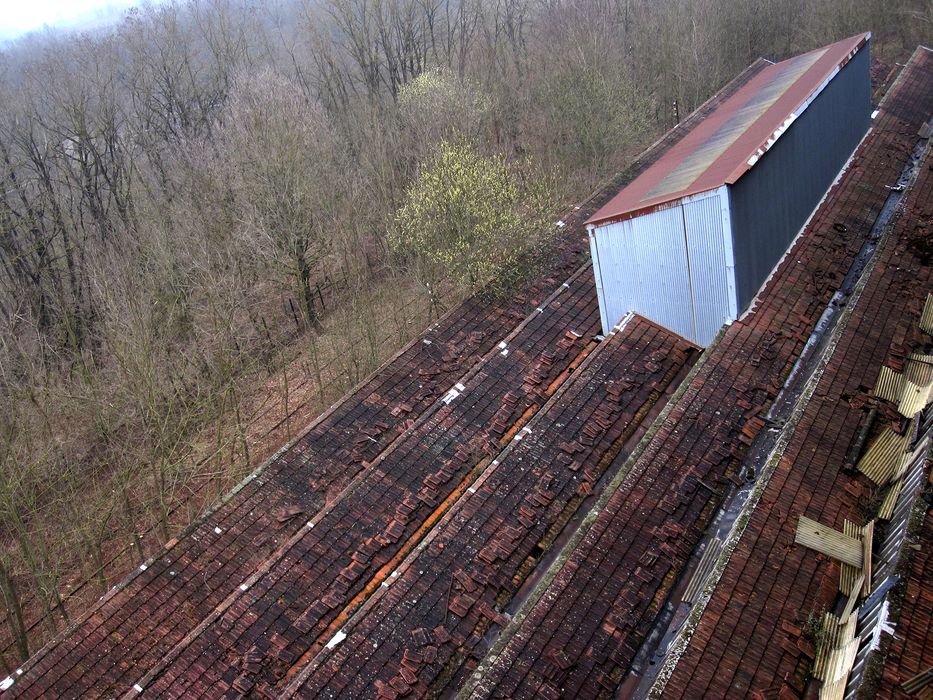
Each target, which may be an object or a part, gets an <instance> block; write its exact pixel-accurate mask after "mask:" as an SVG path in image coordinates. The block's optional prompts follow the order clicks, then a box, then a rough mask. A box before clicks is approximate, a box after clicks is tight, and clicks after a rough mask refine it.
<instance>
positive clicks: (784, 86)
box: [587, 33, 871, 345]
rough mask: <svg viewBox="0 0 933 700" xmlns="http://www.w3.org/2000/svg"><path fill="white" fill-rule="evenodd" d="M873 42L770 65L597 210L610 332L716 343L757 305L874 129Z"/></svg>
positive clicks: (595, 252)
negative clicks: (652, 328)
mask: <svg viewBox="0 0 933 700" xmlns="http://www.w3.org/2000/svg"><path fill="white" fill-rule="evenodd" d="M870 38H871V35H870V34H867V33H866V34H860V35H858V36H854V37H851V38H849V39H845V40H843V41H839V42H837V43H835V44H831V45H829V46H826V47H824V48H821V49H817V50H816V51H811V52H809V53H805V54H802V55H800V56H796V57H794V58H791V59H788V60H786V61H782V62H780V63H774V64H771V65H769V66H767V67H765V68H764V69H763V70H761V71H760V72H759V73H758V74H757V75H755V76H754V77H753V78H752V79H751V80H750V81H749V82H748V83H746V84H745V85H744V86H743V87H742V88H741V89H740V90H739V91H738V92H737V93H735V94H734V95H733V96H732V97H731V98H729V99H728V100H726V101H725V102H723V103H722V104H721V105H720V106H719V107H717V108H716V109H715V110H714V111H713V112H712V113H711V114H710V115H709V116H708V117H707V118H706V119H704V120H703V121H702V122H701V123H700V124H698V125H697V126H696V127H695V128H693V129H692V130H691V131H690V132H689V133H687V134H686V135H685V136H684V137H683V138H682V139H681V140H680V142H679V143H677V144H676V145H675V146H674V147H673V148H671V149H670V150H669V151H668V152H667V153H666V154H665V155H664V156H663V157H662V158H661V159H659V160H658V161H657V162H655V163H654V164H653V165H652V166H651V167H649V168H648V169H647V170H645V172H643V173H642V174H641V175H640V176H639V177H637V178H636V179H635V180H634V181H633V182H632V183H631V184H630V185H629V186H628V187H626V188H624V189H623V190H622V191H621V192H619V194H618V195H616V197H614V198H613V199H612V200H611V201H609V202H608V203H607V204H606V205H605V206H604V207H602V208H601V209H600V210H599V211H597V212H596V214H594V215H593V217H592V218H591V219H590V220H589V222H588V225H587V228H588V231H589V236H590V249H591V252H592V256H593V268H594V272H595V275H596V286H597V290H598V294H599V311H600V317H601V320H602V326H603V332H604V333H608V332H609V330H610V329H611V328H612V327H613V326H614V325H615V324H616V323H617V322H618V321H619V320H620V319H621V318H622V317H623V316H624V315H625V314H626V313H627V312H628V311H630V310H634V311H637V312H638V313H640V314H642V315H644V316H647V317H648V318H650V319H652V320H654V321H656V322H658V323H660V324H662V325H664V326H666V327H668V328H670V329H671V330H674V331H676V332H677V333H679V334H681V335H683V336H684V337H686V338H689V339H691V340H693V341H695V342H697V343H699V344H701V345H707V344H708V343H709V342H710V341H711V340H712V339H713V338H714V337H715V336H716V334H717V332H718V331H719V330H720V328H721V327H722V325H723V324H724V323H729V322H731V321H733V320H735V319H736V318H737V317H738V316H739V315H740V314H741V313H742V312H743V311H744V310H745V309H746V308H747V307H748V305H749V304H750V303H751V301H752V300H753V299H754V297H755V295H756V294H757V292H758V290H759V288H760V287H761V285H762V283H764V281H765V280H766V279H767V277H768V275H769V274H770V273H771V270H773V269H774V267H775V266H776V265H777V263H778V262H779V261H780V259H781V258H782V257H783V255H784V253H785V252H786V251H787V249H788V247H789V245H790V243H791V241H793V239H794V237H795V236H796V235H797V233H798V231H800V229H801V228H802V226H803V225H804V223H805V222H806V220H807V218H808V217H809V216H810V213H811V212H812V211H813V210H814V209H815V208H816V206H817V204H818V203H819V201H820V200H821V199H822V197H823V195H824V193H825V192H826V190H827V189H828V188H829V186H830V185H831V184H832V182H833V180H834V179H835V177H836V176H837V174H838V173H839V171H840V170H841V168H842V167H843V166H844V165H845V163H846V161H847V160H848V158H849V156H850V155H851V154H852V152H853V151H854V150H855V147H856V146H857V145H858V143H859V141H860V140H861V138H862V136H864V134H865V132H866V131H867V130H868V126H869V123H870V120H871V116H870V113H871V78H870V74H869V66H870V64H869V39H870Z"/></svg>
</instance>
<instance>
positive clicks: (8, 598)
mask: <svg viewBox="0 0 933 700" xmlns="http://www.w3.org/2000/svg"><path fill="white" fill-rule="evenodd" d="M0 590H2V591H3V601H4V603H6V619H7V622H9V623H10V631H11V632H12V633H13V638H14V639H15V640H16V649H17V651H19V655H20V658H21V659H22V660H23V661H25V660H26V659H28V658H29V640H28V638H27V637H26V626H25V625H24V624H23V608H22V605H21V603H20V600H19V594H18V593H17V591H16V584H15V583H14V581H13V577H12V576H10V572H9V571H8V570H7V568H6V566H5V565H4V563H3V562H2V561H0Z"/></svg>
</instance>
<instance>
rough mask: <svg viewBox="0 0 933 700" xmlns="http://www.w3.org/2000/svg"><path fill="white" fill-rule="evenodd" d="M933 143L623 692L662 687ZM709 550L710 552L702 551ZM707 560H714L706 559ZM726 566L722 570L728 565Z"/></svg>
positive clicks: (846, 287) (829, 311)
mask: <svg viewBox="0 0 933 700" xmlns="http://www.w3.org/2000/svg"><path fill="white" fill-rule="evenodd" d="M927 144H928V142H927V140H926V139H921V140H920V141H918V142H917V144H916V145H915V146H914V148H913V150H912V151H911V154H910V157H909V158H908V160H907V163H906V164H905V166H904V168H903V170H902V171H901V174H900V176H899V177H898V180H897V182H896V183H895V184H894V185H893V186H889V189H890V193H889V194H888V197H887V199H886V200H885V203H884V205H883V206H882V208H881V211H880V213H879V214H878V218H877V219H876V220H875V223H874V225H873V226H872V228H871V231H870V232H869V234H868V237H867V238H866V241H865V243H863V245H862V247H861V249H860V250H859V252H858V254H857V255H856V257H855V259H854V260H853V262H852V265H851V266H850V267H849V270H848V272H847V273H846V276H845V278H844V279H843V281H842V284H841V285H840V286H839V289H838V290H837V291H836V293H835V294H834V295H833V297H832V299H831V300H830V302H829V304H828V305H827V306H826V308H825V309H824V310H823V313H822V314H821V316H820V318H819V320H818V321H817V323H816V325H815V326H814V329H813V332H812V333H811V334H810V337H809V338H808V340H807V343H806V344H805V345H804V348H803V350H802V351H801V354H800V357H799V358H798V360H797V361H796V362H795V363H794V367H793V368H792V370H791V372H790V374H789V375H788V377H787V380H786V381H785V382H784V386H783V387H782V388H781V391H780V392H779V393H778V396H777V397H776V398H775V400H774V403H773V404H772V405H771V409H770V410H769V411H768V414H767V416H766V420H767V422H768V427H767V429H766V430H765V431H763V432H762V433H761V434H760V435H759V436H758V438H757V439H756V440H755V442H754V443H753V445H752V447H751V449H750V450H749V452H748V455H747V456H746V458H745V460H743V463H742V467H743V469H744V470H745V471H746V472H748V473H749V478H748V481H747V482H746V483H745V484H743V485H742V486H741V487H740V488H739V489H738V491H736V492H735V493H734V494H733V495H732V496H731V497H730V498H729V499H728V501H727V502H726V504H725V505H724V506H723V507H722V508H721V509H720V511H719V514H718V515H717V516H716V519H715V520H714V521H713V523H712V524H711V526H710V531H709V534H708V535H707V536H706V538H705V539H704V541H703V543H702V544H701V546H700V547H699V548H698V549H697V554H695V555H694V560H693V561H692V562H691V568H690V569H689V570H688V571H687V572H686V573H685V574H684V575H683V576H682V577H681V581H680V583H679V584H678V585H677V586H676V587H675V589H674V591H673V592H672V594H671V596H670V598H669V600H668V601H667V603H666V604H665V606H664V609H663V611H662V613H661V615H660V616H659V618H658V622H657V624H656V625H655V627H654V629H653V630H652V632H651V633H650V634H649V636H648V639H647V640H646V641H645V643H644V645H642V648H641V651H640V652H639V653H638V655H637V656H636V657H635V660H634V661H633V663H632V668H631V671H630V672H629V676H628V680H627V682H625V683H623V685H622V686H621V687H620V690H619V693H617V695H618V696H620V697H636V698H642V697H646V696H648V695H649V694H652V691H653V690H658V689H653V686H655V685H656V683H658V684H659V685H661V688H663V683H664V682H665V681H666V679H660V680H659V676H660V675H661V671H662V669H663V668H665V667H667V666H668V665H669V662H670V660H669V659H668V658H667V657H668V655H669V654H670V653H671V652H672V651H673V646H672V645H673V644H674V643H675V641H676V640H677V637H678V636H679V635H681V632H682V630H683V629H684V626H685V623H687V622H688V619H689V618H690V617H692V616H691V613H694V615H695V614H696V613H695V611H696V610H697V608H695V607H694V606H693V605H692V604H691V603H688V602H683V601H682V600H681V597H682V595H683V593H684V590H686V589H687V588H688V587H689V588H691V589H693V590H696V591H698V592H702V591H703V590H704V588H706V586H707V585H708V584H709V582H710V579H711V578H712V577H713V576H716V577H717V578H718V574H716V571H717V569H721V566H719V565H721V564H722V563H723V562H722V555H721V554H720V552H721V551H723V550H724V549H725V546H724V545H725V543H726V542H727V540H729V539H730V538H734V537H735V534H734V529H735V526H736V522H737V521H738V520H739V518H740V517H741V516H742V514H743V513H746V511H747V509H748V507H749V505H752V501H753V499H754V500H755V501H757V497H758V496H760V494H761V492H762V491H763V489H764V487H765V486H766V485H767V482H768V479H769V478H770V476H771V471H772V470H766V467H767V466H768V465H769V464H772V462H773V456H774V455H775V454H776V452H779V451H782V450H781V449H780V446H781V443H782V442H784V443H786V441H787V439H789V437H790V435H791V434H792V433H793V431H794V428H795V427H796V424H797V422H798V421H799V419H800V417H801V416H802V414H803V409H804V408H805V406H806V404H807V402H808V401H809V398H810V395H812V391H813V389H814V388H815V385H816V381H817V380H818V379H819V377H820V376H821V375H822V370H823V368H825V366H826V363H827V362H828V360H829V357H830V356H831V355H832V353H833V351H834V349H835V343H836V342H838V339H839V337H840V335H841V331H842V329H843V327H844V323H843V324H842V326H840V322H841V321H843V320H844V319H845V317H846V316H847V313H846V311H847V310H850V307H851V306H853V305H854V303H855V302H856V301H857V298H858V295H859V293H860V291H861V290H860V283H861V282H863V280H867V277H868V274H869V273H870V272H871V263H872V260H873V259H874V256H875V254H876V252H877V251H878V248H879V246H880V244H881V242H882V240H883V239H884V237H885V233H886V229H887V228H888V225H889V224H890V222H891V219H892V218H893V216H894V214H895V212H896V211H897V208H898V205H899V204H900V203H901V200H902V199H903V197H904V194H905V192H906V190H907V189H908V188H909V187H910V186H911V185H912V184H913V182H914V180H915V179H916V178H917V175H918V173H919V171H920V165H921V163H922V161H923V159H924V155H925V152H926V149H927ZM709 550H712V551H709ZM704 554H705V555H706V556H701V555H704ZM710 555H712V556H710ZM717 559H718V560H719V561H718V562H717ZM704 562H705V563H706V564H707V566H701V564H703V563H704ZM719 573H720V574H721V571H720V572H719ZM695 577H700V580H697V581H694V580H692V579H694V578H695ZM700 609H702V608H700ZM684 641H686V640H684ZM666 662H667V663H666Z"/></svg>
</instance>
